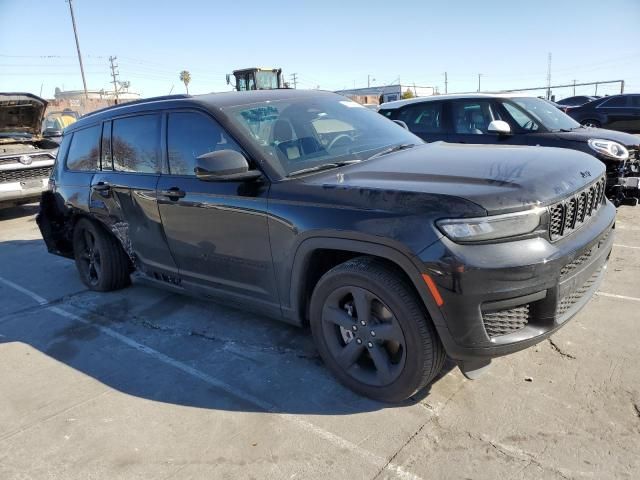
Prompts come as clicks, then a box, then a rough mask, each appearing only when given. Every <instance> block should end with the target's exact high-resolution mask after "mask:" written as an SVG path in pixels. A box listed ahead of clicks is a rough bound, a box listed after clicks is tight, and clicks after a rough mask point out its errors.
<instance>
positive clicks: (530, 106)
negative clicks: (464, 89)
mask: <svg viewBox="0 0 640 480" xmlns="http://www.w3.org/2000/svg"><path fill="white" fill-rule="evenodd" d="M591 103H596V102H591ZM591 103H590V104H588V105H591ZM378 111H379V113H381V114H382V115H383V116H385V117H387V118H390V119H392V120H398V121H401V122H403V124H405V125H406V126H407V128H408V129H409V130H411V131H412V132H413V133H415V134H416V135H418V136H419V137H420V138H422V139H423V140H425V141H427V142H434V141H438V140H443V141H446V142H455V143H484V144H497V145H533V146H546V147H560V148H569V149H572V150H580V151H582V152H585V153H589V154H590V155H593V156H594V157H596V158H598V159H599V160H601V161H602V162H603V163H604V164H605V165H606V168H607V189H606V194H607V196H608V197H609V198H610V199H611V200H612V201H613V202H614V203H615V204H616V205H619V204H620V203H622V202H626V203H630V204H634V205H635V204H637V203H638V198H640V138H638V137H636V136H634V135H629V134H627V133H621V132H614V131H612V130H604V129H600V128H584V127H583V126H581V125H580V124H579V123H577V122H576V121H575V120H573V119H572V118H570V117H569V116H567V115H566V114H564V113H563V112H562V111H560V110H559V109H558V108H556V107H555V106H553V104H551V103H550V102H547V101H546V100H542V99H540V98H535V97H518V96H502V95H486V94H477V95H476V94H472V95H442V96H433V97H422V98H413V99H410V100H399V101H397V102H389V103H384V104H382V105H381V106H380V109H379V110H378Z"/></svg>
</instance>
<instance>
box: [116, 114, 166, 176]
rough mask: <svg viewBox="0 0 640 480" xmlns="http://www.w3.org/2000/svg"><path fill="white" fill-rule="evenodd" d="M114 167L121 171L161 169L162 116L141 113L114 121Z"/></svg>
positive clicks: (155, 170) (149, 171) (147, 171)
mask: <svg viewBox="0 0 640 480" xmlns="http://www.w3.org/2000/svg"><path fill="white" fill-rule="evenodd" d="M111 148H112V152H111V155H112V157H113V169H114V170H116V171H121V172H136V173H159V172H160V163H161V162H160V115H139V116H135V117H126V118H119V119H117V120H114V121H113V126H112V132H111Z"/></svg>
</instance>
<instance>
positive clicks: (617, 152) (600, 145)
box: [587, 138, 629, 161]
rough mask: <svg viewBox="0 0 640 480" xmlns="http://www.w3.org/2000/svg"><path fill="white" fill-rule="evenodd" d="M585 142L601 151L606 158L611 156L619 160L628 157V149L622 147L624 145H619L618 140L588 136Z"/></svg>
mask: <svg viewBox="0 0 640 480" xmlns="http://www.w3.org/2000/svg"><path fill="white" fill-rule="evenodd" d="M587 143H588V144H589V147H591V149H592V150H595V151H596V152H598V153H601V154H602V155H604V156H605V157H607V158H613V159H615V160H621V161H622V160H627V159H628V158H629V151H628V150H627V149H626V148H625V147H624V145H620V144H619V143H618V142H612V141H611V140H601V139H599V138H590V139H589V141H588V142H587Z"/></svg>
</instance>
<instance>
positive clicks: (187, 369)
mask: <svg viewBox="0 0 640 480" xmlns="http://www.w3.org/2000/svg"><path fill="white" fill-rule="evenodd" d="M0 281H1V282H3V283H5V284H6V285H9V286H10V287H13V288H15V289H16V290H18V291H20V292H22V293H25V294H26V295H29V296H30V297H31V298H33V299H35V300H37V301H39V302H40V303H41V304H46V303H47V301H46V300H45V299H44V298H42V297H40V296H39V295H37V294H36V293H33V292H31V291H29V290H27V289H25V288H23V287H21V286H20V285H17V284H15V283H13V282H11V281H9V280H5V279H4V278H2V277H0ZM38 299H40V300H38ZM47 309H48V310H49V311H51V312H53V313H56V314H57V315H60V316H62V317H66V318H68V319H70V320H74V321H76V322H79V323H82V324H84V325H89V326H91V327H93V328H97V329H98V330H100V331H101V332H102V333H103V334H105V335H108V336H109V337H111V338H114V339H115V340H118V341H120V342H122V343H124V344H125V345H127V346H129V347H131V348H134V349H136V350H138V351H140V352H142V353H145V354H147V355H149V356H150V357H153V358H155V359H156V360H158V361H160V362H162V363H165V364H167V365H170V366H172V367H174V368H176V369H178V370H180V371H182V372H184V373H186V374H187V375H190V376H192V377H194V378H197V379H199V380H201V381H203V382H205V383H207V384H209V385H211V386H212V387H215V388H218V389H220V390H223V391H225V392H227V393H229V394H231V395H233V396H234V397H237V398H240V399H242V400H245V401H246V402H248V403H251V404H253V405H255V406H257V407H259V408H261V409H263V410H264V411H266V412H269V413H274V414H277V410H278V409H277V408H276V407H275V405H271V404H270V403H269V402H267V401H265V400H262V399H260V398H258V397H255V396H253V395H251V394H250V393H247V392H244V391H242V390H240V389H237V388H235V387H232V386H231V385H229V384H227V383H225V382H223V381H221V380H218V379H217V378H215V377H212V376H211V375H209V374H207V373H205V372H203V371H201V370H198V369H197V368H194V367H192V366H190V365H187V364H186V363H183V362H181V361H179V360H176V359H175V358H171V357H169V356H167V355H165V354H164V353H161V352H159V351H157V350H155V349H153V348H151V347H149V346H147V345H144V344H142V343H139V342H137V341H135V340H134V339H132V338H129V337H127V336H126V335H122V334H121V333H118V332H116V331H115V330H113V329H112V328H109V327H105V326H103V325H99V324H96V323H93V322H90V321H89V320H86V319H84V318H82V317H80V316H78V315H75V314H73V313H71V312H67V311H66V310H63V309H61V308H60V307H48V308H47ZM278 416H279V418H282V419H284V420H287V421H289V422H292V423H294V424H295V425H298V426H299V427H301V428H302V429H303V430H306V431H307V432H310V433H313V434H315V435H317V436H319V437H321V438H322V439H324V440H326V441H328V442H330V443H332V444H333V445H335V446H336V447H338V448H341V449H344V450H348V451H349V452H352V453H354V454H357V455H360V456H361V457H363V458H365V459H366V460H368V461H369V462H370V463H371V464H373V465H376V466H379V467H382V466H385V465H386V466H385V469H387V470H390V471H392V472H393V473H395V474H396V476H397V477H398V478H401V479H406V480H422V478H421V477H419V476H417V475H414V474H413V473H411V472H408V471H406V470H405V469H404V468H403V467H402V466H400V465H396V464H394V463H389V464H388V465H387V459H385V458H383V457H380V456H378V455H376V454H375V453H371V452H369V451H368V450H365V449H363V448H361V447H359V446H358V445H356V444H355V443H352V442H350V441H349V440H347V439H345V438H342V437H341V436H339V435H336V434H335V433H332V432H329V431H328V430H325V429H323V428H321V427H318V426H317V425H314V424H313V423H311V422H309V421H307V420H305V419H303V418H301V417H300V416H297V415H282V414H278Z"/></svg>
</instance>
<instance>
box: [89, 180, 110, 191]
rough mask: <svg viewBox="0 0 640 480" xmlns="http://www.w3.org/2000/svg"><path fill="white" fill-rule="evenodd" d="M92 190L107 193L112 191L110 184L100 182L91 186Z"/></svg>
mask: <svg viewBox="0 0 640 480" xmlns="http://www.w3.org/2000/svg"><path fill="white" fill-rule="evenodd" d="M91 188H92V189H93V190H95V191H96V192H106V191H107V190H110V189H111V185H109V182H98V183H96V184H95V185H91Z"/></svg>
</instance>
